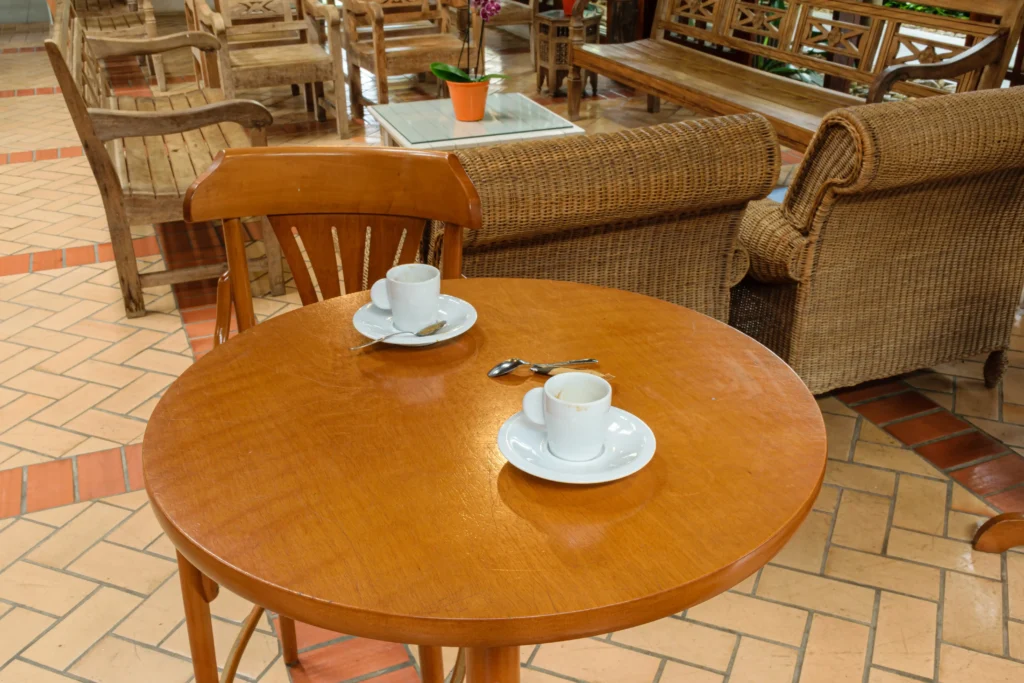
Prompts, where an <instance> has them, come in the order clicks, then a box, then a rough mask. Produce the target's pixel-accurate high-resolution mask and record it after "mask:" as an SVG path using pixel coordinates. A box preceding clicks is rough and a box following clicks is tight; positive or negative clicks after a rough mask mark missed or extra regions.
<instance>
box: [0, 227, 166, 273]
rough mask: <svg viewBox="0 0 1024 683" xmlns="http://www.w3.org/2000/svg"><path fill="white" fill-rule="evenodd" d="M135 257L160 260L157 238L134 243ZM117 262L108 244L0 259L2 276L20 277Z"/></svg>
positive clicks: (139, 239) (2, 257)
mask: <svg viewBox="0 0 1024 683" xmlns="http://www.w3.org/2000/svg"><path fill="white" fill-rule="evenodd" d="M132 246H133V247H134V248H135V255H136V256H157V255H158V254H159V253H160V245H159V243H158V242H157V239H156V237H155V236H152V235H151V236H149V237H139V238H137V239H134V240H132ZM113 260H114V250H113V247H111V245H110V243H109V242H105V243H103V244H97V245H95V246H83V247H71V248H70V249H51V250H49V251H34V252H31V253H28V254H13V255H11V256H0V275H20V274H21V273H36V272H39V271H41V270H54V269H56V268H67V267H70V266H81V265H86V264H89V263H105V262H107V261H113Z"/></svg>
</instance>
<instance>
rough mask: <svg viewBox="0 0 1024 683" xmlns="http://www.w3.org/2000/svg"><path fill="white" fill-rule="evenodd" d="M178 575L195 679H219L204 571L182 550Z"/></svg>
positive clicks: (209, 682)
mask: <svg viewBox="0 0 1024 683" xmlns="http://www.w3.org/2000/svg"><path fill="white" fill-rule="evenodd" d="M178 578H180V579H181V598H182V601H183V602H184V604H185V626H186V628H187V629H188V647H189V651H190V652H191V653H192V670H193V672H195V675H196V677H195V683H217V680H218V677H217V655H216V653H215V652H214V649H213V620H212V619H211V618H210V603H209V601H208V600H207V596H206V592H205V591H204V590H203V575H202V573H200V571H199V570H198V569H196V568H195V567H193V566H192V563H191V562H189V561H188V560H186V559H185V557H184V555H182V554H181V553H178Z"/></svg>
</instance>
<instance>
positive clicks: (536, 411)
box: [523, 387, 544, 425]
mask: <svg viewBox="0 0 1024 683" xmlns="http://www.w3.org/2000/svg"><path fill="white" fill-rule="evenodd" d="M523 414H524V415H526V419H527V420H529V421H530V422H532V423H534V424H538V425H543V424H544V387H536V388H534V389H530V390H529V391H527V392H526V395H525V396H523Z"/></svg>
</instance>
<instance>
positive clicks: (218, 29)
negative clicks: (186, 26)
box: [186, 0, 227, 36]
mask: <svg viewBox="0 0 1024 683" xmlns="http://www.w3.org/2000/svg"><path fill="white" fill-rule="evenodd" d="M186 1H187V2H188V3H189V5H191V7H192V8H193V13H194V15H195V18H196V19H197V20H198V21H199V27H200V28H203V27H205V28H208V29H210V31H211V32H213V34H214V35H217V36H224V35H226V34H227V24H225V23H224V17H222V16H221V15H220V13H219V12H214V11H213V10H212V9H210V6H209V5H207V4H206V0H186Z"/></svg>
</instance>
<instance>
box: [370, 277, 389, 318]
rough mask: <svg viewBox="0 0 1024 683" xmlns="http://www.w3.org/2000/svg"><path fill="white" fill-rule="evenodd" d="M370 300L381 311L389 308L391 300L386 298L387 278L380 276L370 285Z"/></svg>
mask: <svg viewBox="0 0 1024 683" xmlns="http://www.w3.org/2000/svg"><path fill="white" fill-rule="evenodd" d="M370 301H372V302H373V305H374V306H376V307H377V308H379V309H381V310H383V311H390V310H391V301H390V300H389V299H388V281H387V278H383V277H382V278H381V279H379V280H377V281H376V282H374V283H373V286H372V287H370Z"/></svg>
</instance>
